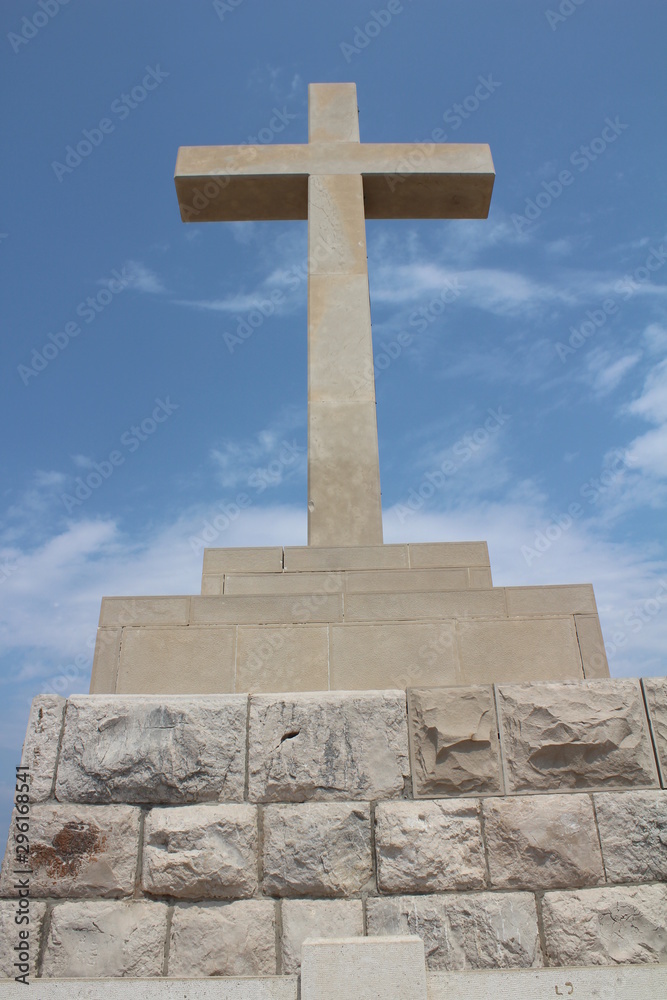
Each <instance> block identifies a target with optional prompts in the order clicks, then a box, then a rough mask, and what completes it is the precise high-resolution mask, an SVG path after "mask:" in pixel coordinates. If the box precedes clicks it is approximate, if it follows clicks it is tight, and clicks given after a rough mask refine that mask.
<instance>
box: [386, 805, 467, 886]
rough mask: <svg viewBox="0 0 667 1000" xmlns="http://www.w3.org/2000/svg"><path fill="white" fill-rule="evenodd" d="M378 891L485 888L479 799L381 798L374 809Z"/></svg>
mask: <svg viewBox="0 0 667 1000" xmlns="http://www.w3.org/2000/svg"><path fill="white" fill-rule="evenodd" d="M375 850H376V854H377V864H378V889H379V890H380V892H402V893H405V894H412V893H417V892H419V893H422V892H444V891H447V890H449V889H483V888H485V887H486V885H487V873H486V859H485V856H484V843H483V841H482V830H481V825H480V810H479V802H478V801H477V800H476V799H457V800H456V801H451V802H444V801H438V802H380V803H379V804H378V805H377V807H376V810H375Z"/></svg>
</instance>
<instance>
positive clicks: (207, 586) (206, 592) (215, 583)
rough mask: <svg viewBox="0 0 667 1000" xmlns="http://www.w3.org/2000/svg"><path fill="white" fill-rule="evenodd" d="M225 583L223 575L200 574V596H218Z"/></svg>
mask: <svg viewBox="0 0 667 1000" xmlns="http://www.w3.org/2000/svg"><path fill="white" fill-rule="evenodd" d="M224 585H225V578H224V576H202V578H201V594H202V597H218V596H219V595H220V594H222V592H223V590H224Z"/></svg>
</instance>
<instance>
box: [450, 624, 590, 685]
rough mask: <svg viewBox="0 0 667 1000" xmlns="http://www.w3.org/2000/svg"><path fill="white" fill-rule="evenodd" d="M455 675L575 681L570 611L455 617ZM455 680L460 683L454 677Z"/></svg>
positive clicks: (577, 662) (477, 680)
mask: <svg viewBox="0 0 667 1000" xmlns="http://www.w3.org/2000/svg"><path fill="white" fill-rule="evenodd" d="M457 635H458V642H459V649H460V655H461V673H460V675H459V676H460V678H461V679H462V681H463V682H464V683H466V684H491V683H493V682H496V683H497V682H499V681H534V680H539V681H549V680H557V681H560V680H566V679H568V678H571V679H573V680H581V679H582V678H583V670H582V666H581V653H580V651H579V644H578V642H577V633H576V630H575V627H574V618H573V616H572V615H570V616H569V617H567V618H565V617H563V618H512V619H507V620H503V619H497V620H496V621H481V620H473V619H468V620H466V621H461V622H459V625H458V630H457ZM459 683H460V682H459Z"/></svg>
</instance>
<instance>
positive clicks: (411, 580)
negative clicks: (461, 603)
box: [345, 568, 468, 594]
mask: <svg viewBox="0 0 667 1000" xmlns="http://www.w3.org/2000/svg"><path fill="white" fill-rule="evenodd" d="M345 577H346V579H345V590H346V592H347V593H348V594H392V593H394V594H396V593H399V594H409V593H411V592H423V591H431V592H433V591H442V590H467V589H468V570H467V569H464V568H461V569H392V570H380V569H375V570H366V571H362V570H359V571H358V572H352V571H351V572H348V573H346V574H345Z"/></svg>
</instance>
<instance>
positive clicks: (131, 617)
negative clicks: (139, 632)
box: [100, 597, 190, 628]
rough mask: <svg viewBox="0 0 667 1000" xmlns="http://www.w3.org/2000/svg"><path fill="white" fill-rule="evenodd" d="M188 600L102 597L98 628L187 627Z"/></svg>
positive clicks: (181, 598) (182, 598) (176, 598)
mask: <svg viewBox="0 0 667 1000" xmlns="http://www.w3.org/2000/svg"><path fill="white" fill-rule="evenodd" d="M189 618H190V598H189V597H103V598H102V607H101V610H100V628H103V627H110V626H123V625H187V624H188V621H189Z"/></svg>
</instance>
